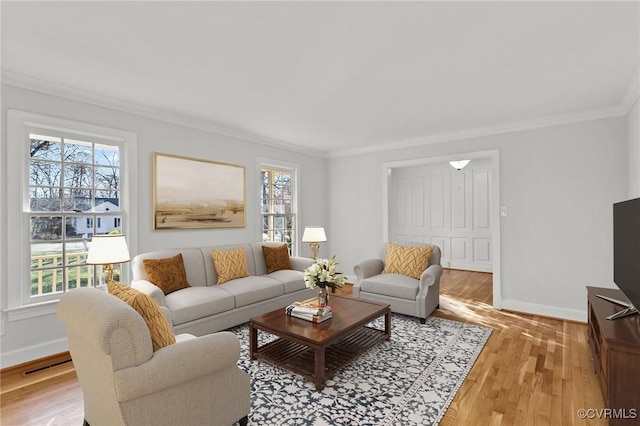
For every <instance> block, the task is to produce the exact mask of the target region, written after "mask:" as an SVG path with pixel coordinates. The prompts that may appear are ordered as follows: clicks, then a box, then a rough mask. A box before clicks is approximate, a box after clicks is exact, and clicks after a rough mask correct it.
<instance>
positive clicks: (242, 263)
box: [211, 247, 249, 284]
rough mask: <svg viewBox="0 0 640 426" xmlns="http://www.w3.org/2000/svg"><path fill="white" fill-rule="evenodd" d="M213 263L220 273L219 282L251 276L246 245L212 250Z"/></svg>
mask: <svg viewBox="0 0 640 426" xmlns="http://www.w3.org/2000/svg"><path fill="white" fill-rule="evenodd" d="M211 257H213V264H214V265H215V266H216V272H217V273H218V284H223V283H226V282H227V281H230V280H235V279H236V278H244V277H248V276H249V266H248V265H247V255H246V253H245V250H244V247H238V248H237V249H235V250H227V251H219V250H215V249H214V250H211Z"/></svg>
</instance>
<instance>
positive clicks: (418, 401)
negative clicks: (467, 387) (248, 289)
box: [230, 314, 491, 426]
mask: <svg viewBox="0 0 640 426" xmlns="http://www.w3.org/2000/svg"><path fill="white" fill-rule="evenodd" d="M371 326H374V327H377V328H380V329H383V328H384V323H383V319H382V318H380V319H378V320H376V321H374V322H373V323H372V324H371ZM230 331H233V332H234V333H236V334H237V335H238V337H239V338H240V341H241V342H242V350H241V355H240V360H239V362H238V365H239V366H240V368H242V369H243V370H244V371H246V372H248V373H249V374H250V375H251V398H252V401H251V413H250V414H249V424H250V425H261V426H262V425H274V426H275V425H309V426H325V425H349V426H352V425H359V426H364V425H403V426H406V425H420V426H425V425H436V424H438V422H439V421H440V419H441V418H442V416H443V415H444V413H445V412H446V410H447V408H448V407H449V404H450V403H451V401H452V400H453V398H454V397H455V395H456V393H457V392H458V389H459V388H460V386H461V385H462V383H463V382H464V379H465V377H466V376H467V374H468V373H469V371H470V370H471V367H473V364H474V363H475V361H476V359H477V357H478V355H479V354H480V352H481V351H482V348H483V347H484V345H485V343H486V341H487V339H488V338H489V336H490V335H491V329H490V328H487V327H482V326H477V325H473V324H466V323H462V322H457V321H451V320H447V319H444V318H438V317H429V318H428V319H427V322H426V324H420V323H419V321H418V319H416V318H412V317H408V316H404V315H398V314H393V315H392V325H391V340H390V341H388V342H382V343H379V344H377V345H376V346H374V347H373V348H371V349H369V351H367V352H365V353H364V354H362V355H361V356H360V357H359V358H357V359H355V360H354V361H352V362H351V363H350V364H349V365H347V366H345V367H344V368H343V369H342V370H340V371H339V372H338V373H336V375H335V376H334V377H333V378H332V379H331V380H328V381H327V383H326V386H325V388H324V389H323V390H322V392H317V391H316V390H315V387H314V385H313V383H311V382H310V381H309V380H308V379H306V378H304V377H302V376H299V375H296V374H294V373H291V372H289V371H288V370H286V369H284V368H281V367H278V366H275V365H272V364H269V363H268V362H264V361H250V360H249V348H248V341H249V330H248V325H246V324H245V325H243V326H238V327H234V328H232V329H231V330H230ZM258 338H259V344H260V345H262V344H264V343H266V342H267V341H269V340H271V339H273V336H271V335H268V334H266V333H262V332H260V333H258Z"/></svg>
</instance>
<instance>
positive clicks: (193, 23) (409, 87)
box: [1, 1, 640, 153]
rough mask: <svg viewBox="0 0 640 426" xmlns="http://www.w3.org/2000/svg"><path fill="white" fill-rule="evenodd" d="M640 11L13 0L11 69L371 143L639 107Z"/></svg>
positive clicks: (8, 45) (156, 107) (287, 133)
mask: <svg viewBox="0 0 640 426" xmlns="http://www.w3.org/2000/svg"><path fill="white" fill-rule="evenodd" d="M639 5H640V3H639V2H638V1H626V2H615V1H587V2H576V1H568V2H539V1H533V2H523V1H513V2H510V1H499V2H485V1H471V2H456V1H450V2H432V1H431V2H396V1H388V2H334V1H330V2H270V1H260V2H91V1H89V2H53V1H51V2H38V3H36V2H7V1H3V2H2V11H1V12H2V70H3V79H4V81H5V82H9V83H10V84H11V82H12V81H22V82H24V81H31V82H36V81H37V82H39V83H54V84H55V85H59V86H52V87H58V88H59V87H60V86H62V87H65V88H68V89H73V91H72V92H71V91H70V92H69V93H75V94H78V93H85V98H86V99H89V98H90V97H93V98H92V99H103V102H104V103H109V102H112V103H113V104H114V105H125V104H127V105H129V104H131V105H136V106H139V107H143V108H145V109H144V110H145V111H152V110H153V111H157V112H158V113H162V114H164V116H165V117H174V118H175V119H176V120H181V119H184V120H191V121H192V122H197V123H208V124H210V126H211V128H214V129H221V130H222V131H223V133H224V132H227V133H229V134H238V135H243V136H245V137H248V138H250V139H251V138H253V139H257V140H263V141H268V142H272V143H276V144H291V145H295V146H297V147H298V148H297V149H307V148H309V149H313V150H320V151H323V152H325V153H329V152H335V151H342V152H358V151H359V150H360V151H363V150H368V149H377V148H380V147H388V146H389V145H390V144H396V145H403V144H404V145H406V144H412V143H415V142H416V141H422V142H424V141H428V140H437V139H438V138H440V139H443V138H444V139H446V138H447V135H466V134H473V133H474V132H476V133H482V132H483V131H484V132H487V131H491V129H509V128H512V127H518V126H525V127H526V126H527V125H535V123H544V122H546V120H548V119H553V118H554V117H555V118H556V119H557V118H558V117H560V119H562V117H565V118H571V117H573V118H576V117H582V116H594V115H595V116H598V114H600V115H604V116H606V115H615V114H621V113H623V112H624V108H625V101H628V99H629V98H630V96H631V95H630V92H634V93H635V91H636V90H637V84H636V83H637V81H636V79H637V78H638V66H639V53H640V34H639V26H640V25H639V22H640V7H639ZM32 79H35V80H32ZM87 96H88V97H87Z"/></svg>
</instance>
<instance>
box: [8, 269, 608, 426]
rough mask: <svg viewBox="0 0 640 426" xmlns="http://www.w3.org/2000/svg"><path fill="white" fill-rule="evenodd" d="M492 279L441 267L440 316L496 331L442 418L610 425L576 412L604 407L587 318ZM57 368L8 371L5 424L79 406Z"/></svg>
mask: <svg viewBox="0 0 640 426" xmlns="http://www.w3.org/2000/svg"><path fill="white" fill-rule="evenodd" d="M491 280H492V275H491V274H486V273H480V272H467V271H457V270H445V272H444V274H443V277H442V280H441V296H440V310H438V311H436V313H435V315H437V316H440V317H444V318H449V319H453V320H457V321H467V322H471V323H474V324H480V325H485V326H488V327H491V328H493V330H494V331H493V333H492V335H491V337H490V338H489V341H488V342H487V345H486V346H485V348H484V349H483V351H482V353H481V354H480V356H479V358H478V360H477V361H476V363H475V365H474V367H473V368H472V370H471V372H470V373H469V376H468V377H467V379H466V380H465V382H464V384H463V385H462V387H461V388H460V390H459V392H458V394H457V396H456V397H455V399H454V400H453V402H452V403H451V405H450V407H449V409H448V411H447V413H446V414H445V416H444V418H443V419H442V422H441V423H440V424H441V425H443V426H447V425H516V426H519V425H606V424H607V421H606V420H599V419H588V420H586V419H580V418H579V417H578V409H581V408H584V409H598V408H604V402H603V399H602V395H601V393H600V388H599V385H598V382H597V378H596V376H595V373H594V370H593V359H592V357H591V352H590V349H589V346H588V343H587V326H586V324H580V323H575V322H569V321H562V320H558V319H551V318H544V317H538V316H532V315H523V314H518V313H513V312H506V311H496V310H494V309H493V307H492V296H491V292H492V281H491ZM585 291H586V290H585ZM56 368H59V367H56ZM56 368H52V369H49V370H45V371H43V372H42V373H36V374H39V375H42V376H41V378H40V379H38V380H34V379H33V378H29V379H24V382H23V384H22V385H20V382H19V379H18V380H16V379H15V377H14V378H13V379H10V380H7V379H6V377H7V376H6V375H5V374H4V373H5V372H4V371H3V382H2V384H1V385H2V386H1V387H2V393H1V394H0V397H1V398H2V400H1V401H0V424H2V425H7V426H9V425H10V426H13V425H16V426H18V425H35V426H39V425H47V424H49V423H50V422H51V419H53V418H55V417H56V416H58V415H59V414H60V413H61V412H65V411H70V410H72V411H74V412H77V411H80V412H81V410H82V391H81V389H80V385H79V384H78V381H77V378H76V376H75V373H74V371H73V370H72V369H69V368H67V367H62V369H58V370H56ZM5 381H7V383H5ZM9 385H10V387H9ZM78 426H80V425H78Z"/></svg>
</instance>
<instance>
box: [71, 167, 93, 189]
mask: <svg viewBox="0 0 640 426" xmlns="http://www.w3.org/2000/svg"><path fill="white" fill-rule="evenodd" d="M92 173H93V168H92V167H91V166H88V165H86V164H69V163H67V164H65V166H64V186H65V187H67V188H91V186H92V184H93V174H92Z"/></svg>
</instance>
